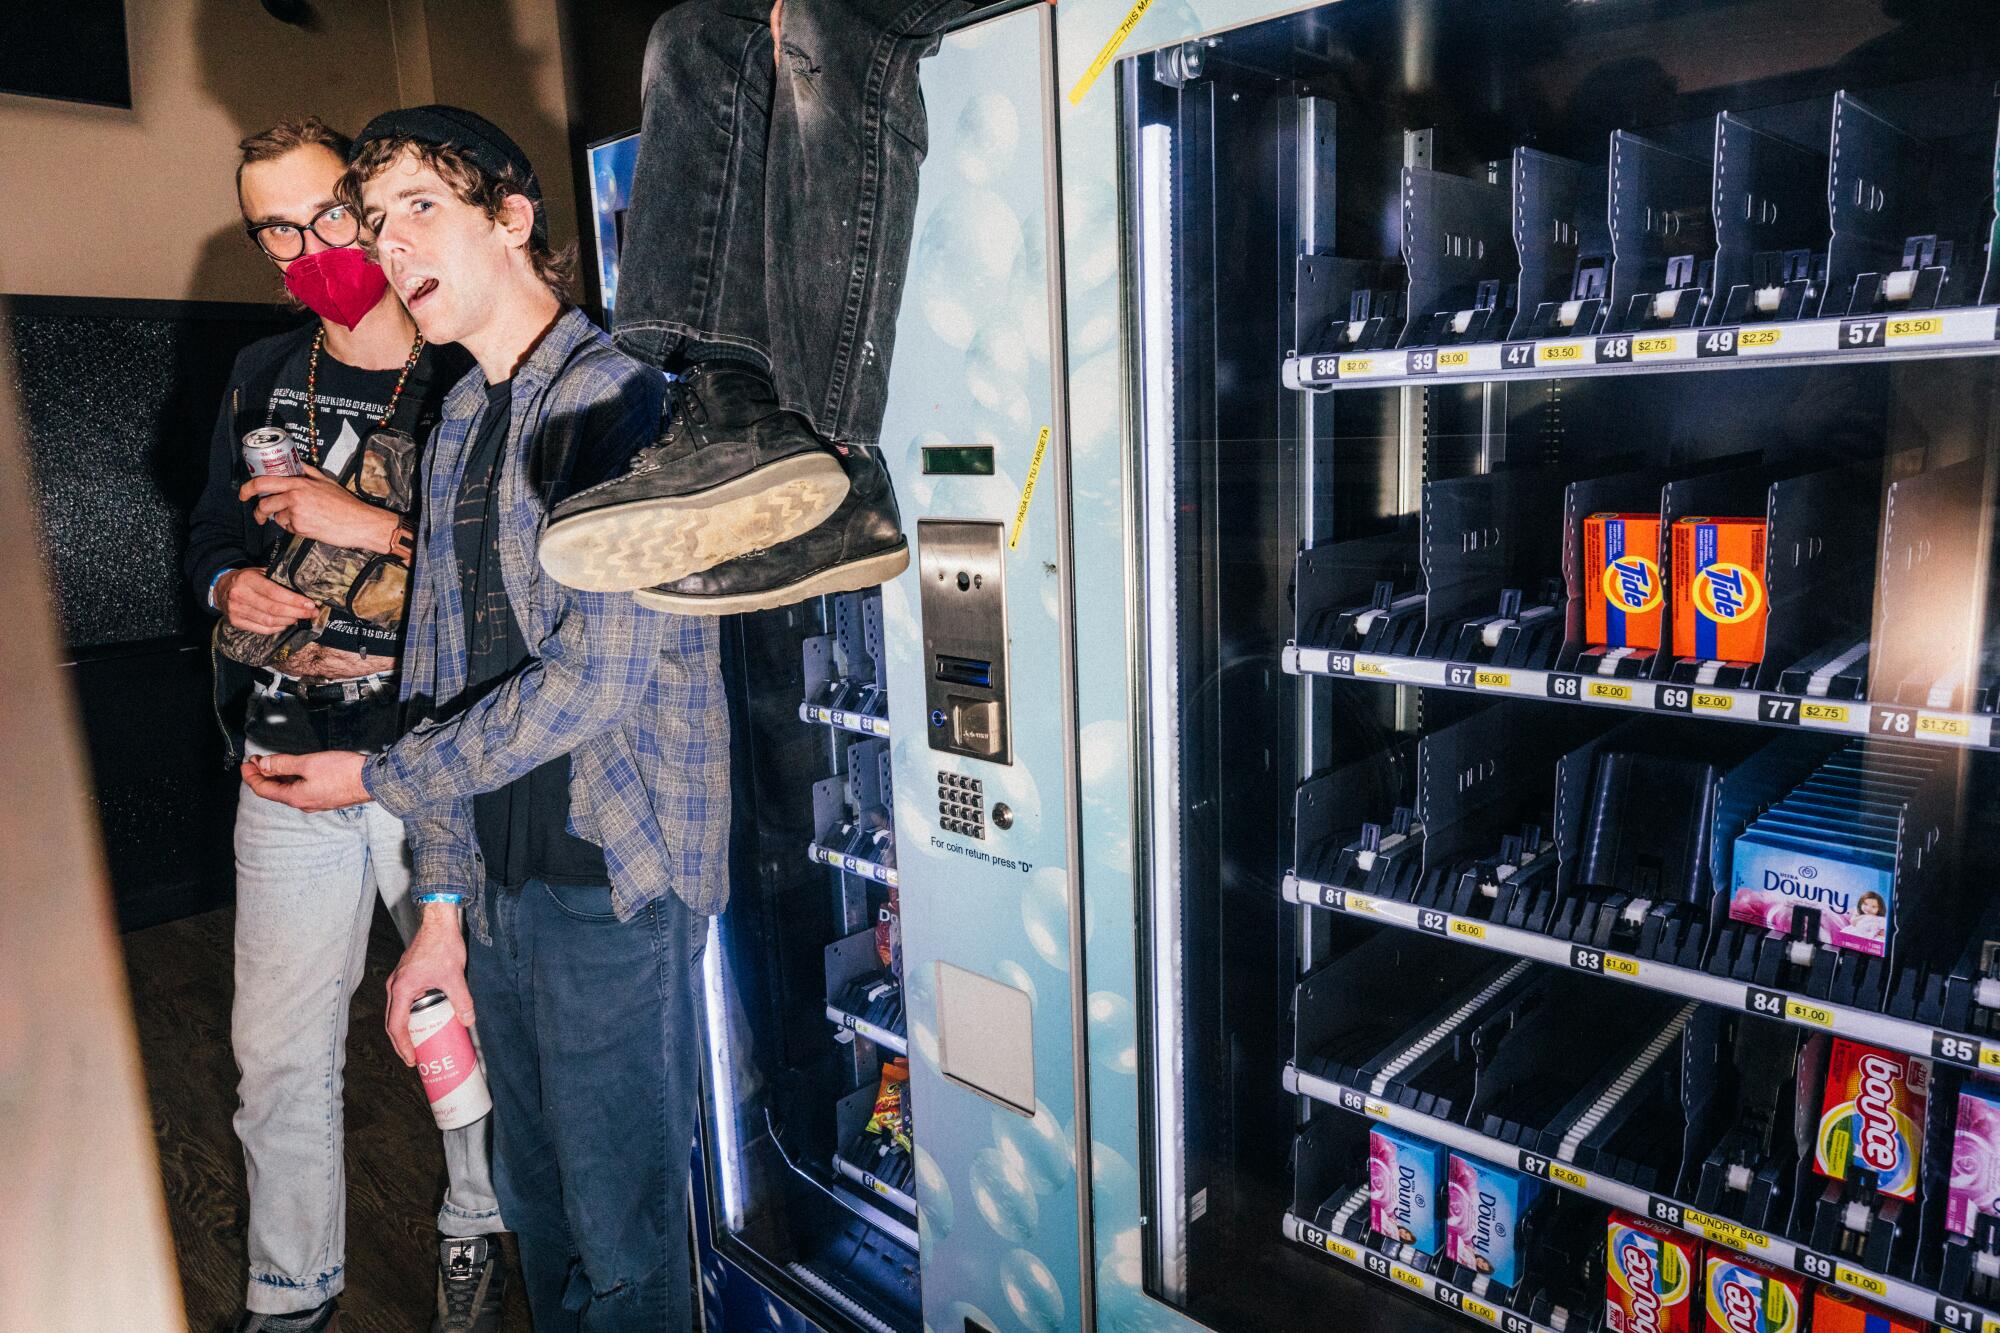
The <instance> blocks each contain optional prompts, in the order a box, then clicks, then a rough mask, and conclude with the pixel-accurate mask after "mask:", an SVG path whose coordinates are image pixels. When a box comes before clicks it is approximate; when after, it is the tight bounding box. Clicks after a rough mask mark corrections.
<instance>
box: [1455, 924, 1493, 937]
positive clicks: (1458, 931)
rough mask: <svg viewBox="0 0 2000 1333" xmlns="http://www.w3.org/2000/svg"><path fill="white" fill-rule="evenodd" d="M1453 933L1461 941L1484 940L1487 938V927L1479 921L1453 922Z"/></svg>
mask: <svg viewBox="0 0 2000 1333" xmlns="http://www.w3.org/2000/svg"><path fill="white" fill-rule="evenodd" d="M1451 933H1452V934H1454V935H1456V936H1458V937H1459V938H1460V939H1466V940H1483V939H1485V938H1486V926H1485V924H1484V923H1483V922H1479V921H1453V922H1452V923H1451Z"/></svg>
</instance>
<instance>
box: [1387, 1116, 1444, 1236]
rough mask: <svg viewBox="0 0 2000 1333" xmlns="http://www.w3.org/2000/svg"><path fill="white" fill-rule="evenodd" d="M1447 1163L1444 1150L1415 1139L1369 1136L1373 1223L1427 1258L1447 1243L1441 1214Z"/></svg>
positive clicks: (1389, 1133)
mask: <svg viewBox="0 0 2000 1333" xmlns="http://www.w3.org/2000/svg"><path fill="white" fill-rule="evenodd" d="M1444 1158H1445V1152H1444V1149H1443V1148H1442V1147H1441V1146H1439V1145H1438V1144H1435V1143H1430V1142H1427V1141H1425V1140H1423V1139H1420V1138H1418V1137H1416V1136H1415V1135H1414V1134H1404V1133H1402V1132H1400V1131H1398V1130H1393V1129H1383V1128H1380V1127H1378V1128H1375V1129H1372V1130H1370V1131H1368V1223H1369V1225H1370V1226H1372V1227H1373V1228H1374V1229H1375V1230H1376V1231H1378V1232H1380V1233H1381V1234H1382V1236H1383V1237H1384V1238H1385V1239H1387V1240H1388V1241H1389V1242H1390V1243H1391V1244H1394V1243H1397V1242H1401V1243H1402V1244H1404V1245H1411V1246H1414V1247H1416V1248H1417V1249H1418V1250H1421V1251H1422V1252H1423V1253H1425V1254H1436V1253H1437V1252H1438V1247H1439V1246H1441V1245H1443V1244H1444V1217H1443V1215H1442V1214H1440V1213H1439V1212H1438V1192H1439V1190H1440V1188H1441V1187H1442V1186H1443V1185H1444V1183H1445V1163H1444Z"/></svg>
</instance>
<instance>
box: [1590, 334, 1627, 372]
mask: <svg viewBox="0 0 2000 1333" xmlns="http://www.w3.org/2000/svg"><path fill="white" fill-rule="evenodd" d="M1631 359H1632V339H1631V338H1630V337H1629V336H1627V335H1625V334H1619V335H1618V336H1617V337H1614V338H1599V339H1598V340H1597V364H1598V365H1600V366H1610V365H1616V364H1618V363H1619V362H1621V361H1630V360H1631Z"/></svg>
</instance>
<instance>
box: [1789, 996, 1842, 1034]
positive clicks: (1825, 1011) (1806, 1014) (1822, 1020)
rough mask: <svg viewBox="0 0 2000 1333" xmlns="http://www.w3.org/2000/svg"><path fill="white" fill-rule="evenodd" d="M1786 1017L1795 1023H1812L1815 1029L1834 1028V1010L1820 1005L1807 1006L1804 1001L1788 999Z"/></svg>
mask: <svg viewBox="0 0 2000 1333" xmlns="http://www.w3.org/2000/svg"><path fill="white" fill-rule="evenodd" d="M1785 1017H1786V1018H1789V1019H1791V1020H1792V1021H1793V1022H1794V1023H1810V1024H1812V1025H1813V1026H1814V1027H1819V1028H1830V1027H1832V1026H1833V1010H1831V1009H1829V1008H1827V1007H1826V1006H1825V1005H1820V1004H1807V1003H1806V1002H1805V1001H1804V1000H1794V999H1789V998H1788V999H1786V1001H1785Z"/></svg>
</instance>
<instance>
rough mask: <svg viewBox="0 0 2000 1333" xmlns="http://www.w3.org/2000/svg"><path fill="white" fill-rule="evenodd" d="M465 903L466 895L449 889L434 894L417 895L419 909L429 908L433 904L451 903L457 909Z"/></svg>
mask: <svg viewBox="0 0 2000 1333" xmlns="http://www.w3.org/2000/svg"><path fill="white" fill-rule="evenodd" d="M464 901H465V895H464V894H462V893H456V892H453V891H452V890H449V889H439V890H437V891H435V892H432V893H420V894H418V895H417V905H418V906H419V907H427V906H429V905H430V904H431V903H450V904H451V905H452V906H453V907H457V906H459V905H460V904H461V903H463V902H464Z"/></svg>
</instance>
